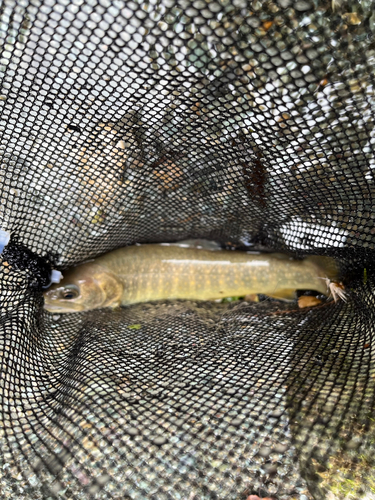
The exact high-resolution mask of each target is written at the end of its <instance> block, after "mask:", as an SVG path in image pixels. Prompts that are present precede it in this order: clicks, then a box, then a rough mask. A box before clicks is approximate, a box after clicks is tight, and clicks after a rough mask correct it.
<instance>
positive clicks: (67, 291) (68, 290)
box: [60, 285, 79, 300]
mask: <svg viewBox="0 0 375 500" xmlns="http://www.w3.org/2000/svg"><path fill="white" fill-rule="evenodd" d="M60 295H61V298H63V299H66V300H71V299H76V298H77V297H78V295H79V288H78V286H75V285H69V286H66V287H65V288H63V289H62V290H61V292H60Z"/></svg>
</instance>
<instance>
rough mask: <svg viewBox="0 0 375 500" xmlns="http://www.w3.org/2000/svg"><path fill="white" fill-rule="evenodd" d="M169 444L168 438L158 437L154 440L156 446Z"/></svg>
mask: <svg viewBox="0 0 375 500" xmlns="http://www.w3.org/2000/svg"><path fill="white" fill-rule="evenodd" d="M166 442H167V438H165V437H164V436H158V437H156V438H155V439H153V441H152V443H153V444H155V445H156V446H162V445H163V444H165V443H166Z"/></svg>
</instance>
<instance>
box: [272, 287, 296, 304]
mask: <svg viewBox="0 0 375 500" xmlns="http://www.w3.org/2000/svg"><path fill="white" fill-rule="evenodd" d="M267 295H268V296H269V297H272V298H273V299H278V300H287V301H290V300H295V299H296V290H295V289H293V288H283V289H281V290H277V291H276V292H275V293H267Z"/></svg>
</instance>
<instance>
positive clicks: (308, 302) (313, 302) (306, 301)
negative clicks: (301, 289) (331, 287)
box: [298, 295, 322, 309]
mask: <svg viewBox="0 0 375 500" xmlns="http://www.w3.org/2000/svg"><path fill="white" fill-rule="evenodd" d="M321 303H322V301H321V300H320V299H318V298H317V297H313V296H311V295H301V297H298V307H299V308H301V309H304V308H305V307H314V306H318V305H319V304H321Z"/></svg>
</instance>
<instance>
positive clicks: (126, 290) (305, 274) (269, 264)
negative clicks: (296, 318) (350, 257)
mask: <svg viewBox="0 0 375 500" xmlns="http://www.w3.org/2000/svg"><path fill="white" fill-rule="evenodd" d="M336 274H337V268H336V265H335V262H334V260H333V259H330V258H328V257H318V256H316V257H315V256H314V257H307V258H305V259H303V260H296V259H292V258H290V257H289V256H287V255H285V254H275V253H274V254H272V253H271V254H255V255H254V254H248V253H246V252H240V251H227V250H217V251H213V250H199V249H196V248H183V247H178V246H164V245H158V244H150V245H140V246H129V247H125V248H120V249H118V250H114V251H112V252H109V253H107V254H105V255H103V256H101V257H98V258H97V259H94V260H93V261H90V262H86V263H83V264H80V265H78V266H76V267H73V268H72V269H71V270H69V271H68V272H66V273H64V279H63V280H62V282H61V283H59V284H55V285H53V286H52V287H51V288H50V289H48V290H47V291H46V292H45V294H44V297H45V308H46V309H47V310H48V311H50V312H61V313H63V312H77V311H85V310H92V309H99V308H103V307H112V308H114V307H118V306H120V305H128V304H135V303H139V302H148V301H155V300H166V299H192V300H214V299H220V298H225V297H233V296H243V295H248V294H258V293H262V294H265V295H268V296H270V297H275V298H279V299H284V300H290V299H293V298H294V296H295V291H296V290H316V291H318V292H321V293H322V294H326V295H327V293H328V292H327V286H326V283H325V281H324V279H322V278H325V277H329V278H330V279H331V278H332V279H334V278H335V277H336Z"/></svg>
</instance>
